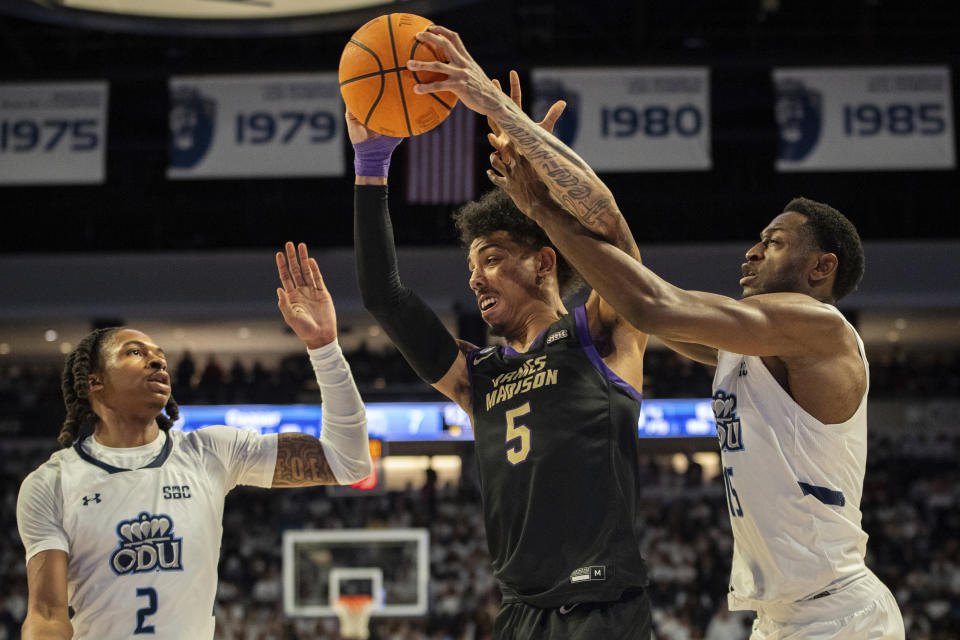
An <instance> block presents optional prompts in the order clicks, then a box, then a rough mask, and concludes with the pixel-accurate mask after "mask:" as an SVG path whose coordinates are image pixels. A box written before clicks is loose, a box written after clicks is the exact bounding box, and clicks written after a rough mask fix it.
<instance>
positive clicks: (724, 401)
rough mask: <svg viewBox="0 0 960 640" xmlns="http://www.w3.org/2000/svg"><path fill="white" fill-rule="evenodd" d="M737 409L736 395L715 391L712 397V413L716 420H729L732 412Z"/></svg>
mask: <svg viewBox="0 0 960 640" xmlns="http://www.w3.org/2000/svg"><path fill="white" fill-rule="evenodd" d="M736 410H737V396H735V395H729V396H728V395H727V394H725V393H724V392H723V391H719V390H718V391H717V393H716V395H715V396H714V397H713V415H714V416H716V418H717V420H730V419H731V418H732V417H733V412H734V411H736Z"/></svg>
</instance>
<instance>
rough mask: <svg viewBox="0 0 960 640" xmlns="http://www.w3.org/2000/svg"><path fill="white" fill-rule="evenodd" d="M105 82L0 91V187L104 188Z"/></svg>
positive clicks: (37, 85)
mask: <svg viewBox="0 0 960 640" xmlns="http://www.w3.org/2000/svg"><path fill="white" fill-rule="evenodd" d="M108 92H109V89H108V85H107V83H106V82H68V83H24V84H3V85H0V184H89V183H99V182H103V179H104V148H105V146H106V135H107V98H108Z"/></svg>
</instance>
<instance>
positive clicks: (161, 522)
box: [110, 512, 183, 575]
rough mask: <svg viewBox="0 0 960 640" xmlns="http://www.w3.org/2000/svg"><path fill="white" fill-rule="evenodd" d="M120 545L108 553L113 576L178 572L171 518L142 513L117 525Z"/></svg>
mask: <svg viewBox="0 0 960 640" xmlns="http://www.w3.org/2000/svg"><path fill="white" fill-rule="evenodd" d="M117 535H118V536H119V537H120V546H119V547H118V548H117V550H116V551H114V552H113V555H112V556H110V566H111V567H112V568H113V571H114V572H115V573H116V574H117V575H124V574H134V573H143V572H145V571H180V570H182V569H183V566H182V565H181V564H180V557H181V553H180V552H181V543H182V540H181V539H180V538H174V537H173V520H171V519H170V516H167V515H163V514H160V515H150V514H149V513H146V512H143V513H141V514H140V515H139V516H138V517H137V518H134V519H133V520H122V521H121V522H120V524H118V525H117Z"/></svg>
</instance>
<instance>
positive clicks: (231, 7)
mask: <svg viewBox="0 0 960 640" xmlns="http://www.w3.org/2000/svg"><path fill="white" fill-rule="evenodd" d="M40 4H45V5H50V4H52V3H51V2H42V1H41V2H40ZM56 4H59V5H60V6H62V7H64V8H67V9H80V10H84V11H99V12H104V13H120V14H125V15H139V16H152V17H155V18H184V19H191V20H196V19H200V20H213V19H222V18H253V19H264V18H281V17H288V16H304V15H310V14H318V13H337V12H340V11H352V10H354V9H366V8H368V7H374V6H378V5H379V6H382V5H388V4H393V2H392V1H391V0H60V1H59V2H57V3H56Z"/></svg>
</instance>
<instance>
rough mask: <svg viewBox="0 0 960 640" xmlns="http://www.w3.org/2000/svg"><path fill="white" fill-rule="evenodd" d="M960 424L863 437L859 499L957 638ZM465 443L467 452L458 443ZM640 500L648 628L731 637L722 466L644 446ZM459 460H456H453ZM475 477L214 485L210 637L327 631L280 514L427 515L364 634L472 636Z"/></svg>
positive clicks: (915, 638) (18, 469)
mask: <svg viewBox="0 0 960 640" xmlns="http://www.w3.org/2000/svg"><path fill="white" fill-rule="evenodd" d="M51 445H55V443H50V444H49V445H48V444H37V441H36V440H33V441H23V440H6V441H3V442H2V444H0V448H2V449H3V458H4V460H5V463H4V465H3V467H2V469H0V475H2V480H3V482H2V485H0V486H2V487H3V493H2V494H0V522H2V525H3V526H0V584H2V585H3V587H2V590H0V640H9V639H12V638H18V637H19V626H20V623H21V621H22V619H23V616H24V611H25V606H26V586H25V584H26V581H25V570H24V563H23V548H22V546H21V544H20V541H19V538H18V536H17V531H16V526H15V504H16V495H17V488H18V486H19V484H20V481H21V480H22V478H23V477H24V476H25V475H26V474H27V473H28V472H29V471H30V470H31V469H33V468H34V467H35V466H37V465H38V464H39V463H40V462H42V461H43V460H44V459H45V458H46V457H47V456H48V455H49V453H50V452H51V450H52V447H51ZM958 454H960V436H958V435H955V434H953V435H936V434H923V433H909V434H908V433H905V434H903V435H901V436H899V437H897V438H890V437H882V438H872V440H871V444H870V453H869V458H868V470H867V476H866V483H865V487H864V495H863V502H862V509H863V513H864V518H863V524H864V528H865V529H866V531H867V533H869V534H870V541H869V544H868V558H867V562H868V565H869V566H870V567H871V568H872V569H873V570H874V571H875V572H876V573H877V575H879V576H880V578H881V579H882V580H884V581H885V582H886V584H887V585H889V586H890V588H891V590H892V591H893V592H894V594H895V596H896V597H897V600H898V602H899V603H900V606H901V609H902V611H903V616H904V620H905V623H906V626H907V637H908V638H910V639H911V640H947V639H948V638H951V639H953V638H956V637H957V635H956V630H957V629H960V508H958V507H960V471H958V467H957V464H956V460H957V456H958ZM471 455H472V454H471ZM643 462H644V464H643V465H642V473H643V486H644V487H645V490H644V494H643V504H642V509H641V511H640V518H641V519H642V526H643V531H644V532H645V538H644V541H643V552H644V555H645V557H646V558H647V561H648V564H649V567H650V573H651V581H652V585H651V587H650V593H651V598H652V601H653V604H654V612H655V613H654V621H655V628H656V638H657V640H699V639H705V640H743V639H746V638H747V637H748V636H749V630H750V625H751V623H752V615H751V614H747V613H743V612H733V613H731V612H729V611H727V609H726V605H725V594H726V591H727V577H728V572H729V568H730V557H731V547H732V538H731V535H730V529H729V521H728V516H727V506H726V503H725V497H724V490H723V485H722V480H720V479H718V478H713V479H709V480H705V479H704V477H703V471H702V468H701V467H700V466H699V465H697V464H696V463H691V464H690V465H689V466H688V467H687V469H686V471H684V472H683V473H679V472H677V471H675V470H674V467H673V466H671V465H670V464H669V463H668V461H667V459H666V458H664V459H660V458H652V457H651V458H646V457H645V458H644V461H643ZM469 467H470V465H467V464H465V468H469ZM480 509H481V507H480V499H479V494H478V492H477V490H476V485H475V479H473V478H470V477H469V474H468V473H467V474H465V475H464V477H463V479H462V482H461V483H460V484H459V485H458V486H454V485H446V486H441V487H438V486H435V485H434V484H433V483H432V482H425V483H424V485H423V486H408V487H407V489H406V490H405V491H396V492H389V493H386V494H381V495H370V496H363V497H355V496H350V497H336V496H335V495H334V492H333V491H331V490H330V489H327V488H324V487H317V488H312V489H298V490H296V491H272V492H267V491H266V490H262V489H253V488H238V489H237V490H235V491H234V492H232V493H231V494H230V495H229V496H228V498H227V505H226V510H225V516H224V537H223V548H222V556H221V562H220V586H219V590H218V594H217V605H216V616H217V636H216V637H217V639H218V640H308V639H309V640H316V639H319V638H329V639H335V638H337V637H338V635H337V629H338V623H337V622H336V620H334V619H309V618H301V619H291V618H285V617H284V615H283V612H282V604H281V602H282V598H281V593H282V586H281V544H280V538H281V532H282V531H283V530H284V529H288V528H298V529H299V528H317V529H331V528H355V527H366V528H383V527H427V528H428V529H429V530H430V538H431V557H430V570H431V581H430V614H429V616H428V617H426V618H422V619H385V618H376V617H375V618H373V619H372V622H371V629H372V635H371V637H372V638H374V639H375V640H419V639H421V638H429V639H431V640H434V639H435V640H448V639H449V640H461V639H462V640H483V639H486V638H490V631H491V628H492V622H493V618H494V616H495V614H496V611H497V607H498V605H499V596H498V594H497V591H496V588H495V585H494V582H493V579H492V576H491V574H490V569H489V558H488V555H487V551H486V546H485V540H484V534H483V524H482V518H481V511H480Z"/></svg>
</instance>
